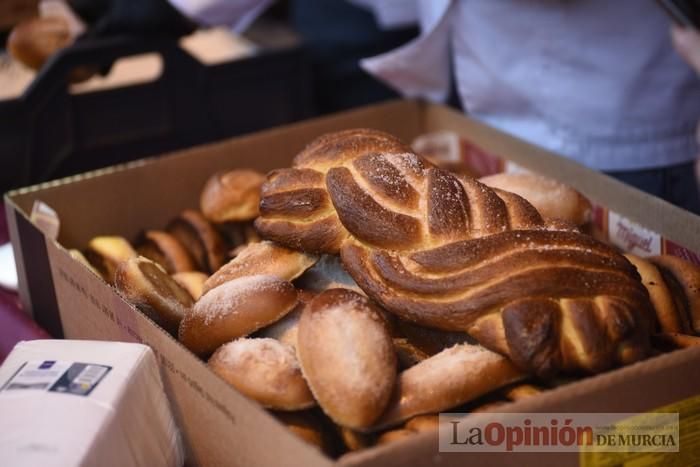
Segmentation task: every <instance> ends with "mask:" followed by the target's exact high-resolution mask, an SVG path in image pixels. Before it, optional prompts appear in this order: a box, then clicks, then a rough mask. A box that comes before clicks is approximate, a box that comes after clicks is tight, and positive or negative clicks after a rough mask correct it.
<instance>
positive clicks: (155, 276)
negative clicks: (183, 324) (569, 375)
mask: <svg viewBox="0 0 700 467" xmlns="http://www.w3.org/2000/svg"><path fill="white" fill-rule="evenodd" d="M114 285H115V287H116V288H117V289H118V290H119V291H120V292H121V293H122V295H124V297H125V298H126V299H127V300H128V301H130V302H131V303H133V304H134V305H136V307H137V308H139V309H140V310H141V311H143V312H144V314H146V316H148V317H149V318H151V319H152V320H153V321H155V322H156V323H157V324H158V325H160V326H161V327H162V328H163V329H165V330H166V331H168V332H169V333H170V334H173V335H176V334H177V329H178V326H179V325H180V321H181V320H182V318H183V316H184V315H185V314H186V313H187V312H188V310H189V309H190V308H191V307H192V304H193V300H192V297H190V295H189V293H188V292H187V291H186V290H184V289H183V288H182V287H180V285H178V283H177V282H175V280H173V279H172V278H171V277H170V276H169V275H168V274H167V273H166V272H165V271H164V270H163V269H162V268H161V267H160V266H159V265H158V264H156V263H154V262H153V261H151V260H149V259H147V258H144V257H142V256H138V257H133V258H130V259H128V260H126V261H123V262H122V263H120V264H119V267H118V268H117V271H116V273H115V281H114Z"/></svg>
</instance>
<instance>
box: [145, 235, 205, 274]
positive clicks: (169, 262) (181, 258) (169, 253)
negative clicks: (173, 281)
mask: <svg viewBox="0 0 700 467" xmlns="http://www.w3.org/2000/svg"><path fill="white" fill-rule="evenodd" d="M136 251H137V252H138V253H139V254H140V255H141V256H144V257H146V258H148V259H150V260H151V261H153V262H155V263H158V264H160V265H161V266H162V267H163V269H165V272H167V273H168V274H175V273H177V272H185V271H194V270H195V269H196V266H195V264H194V261H192V258H191V257H190V254H189V253H188V252H187V250H186V249H185V247H183V246H182V244H180V242H178V241H177V239H176V238H175V237H173V236H172V235H170V234H169V233H167V232H161V231H160V230H147V231H146V232H144V234H143V238H142V239H141V242H140V244H139V245H138V246H137V247H136Z"/></svg>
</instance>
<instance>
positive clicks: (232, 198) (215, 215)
mask: <svg viewBox="0 0 700 467" xmlns="http://www.w3.org/2000/svg"><path fill="white" fill-rule="evenodd" d="M264 181H265V176H264V175H263V174H261V173H259V172H256V171H255V170H250V169H236V170H231V171H228V172H218V173H216V174H214V175H212V176H211V177H210V178H209V180H207V183H206V184H205V185H204V189H203V190H202V195H201V198H200V203H199V204H200V208H201V209H202V214H204V217H206V218H207V219H209V221H211V222H215V223H222V222H239V221H249V220H253V219H255V218H256V217H257V216H258V205H259V204H260V187H261V186H262V184H263V182H264Z"/></svg>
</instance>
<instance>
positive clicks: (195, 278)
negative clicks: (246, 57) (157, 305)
mask: <svg viewBox="0 0 700 467" xmlns="http://www.w3.org/2000/svg"><path fill="white" fill-rule="evenodd" d="M172 276H173V279H175V282H177V283H178V284H180V286H182V288H183V289H185V290H187V292H189V294H190V295H191V296H192V298H193V299H194V300H195V301H197V300H199V297H201V296H202V291H203V290H204V282H205V281H206V280H207V277H208V276H207V275H206V274H204V273H203V272H199V271H185V272H177V273H175V274H173V275H172Z"/></svg>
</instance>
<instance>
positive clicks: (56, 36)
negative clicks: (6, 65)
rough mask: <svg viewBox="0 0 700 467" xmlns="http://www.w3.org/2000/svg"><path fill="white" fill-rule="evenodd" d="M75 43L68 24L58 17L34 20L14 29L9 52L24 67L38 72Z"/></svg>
mask: <svg viewBox="0 0 700 467" xmlns="http://www.w3.org/2000/svg"><path fill="white" fill-rule="evenodd" d="M72 42H73V36H72V35H71V32H70V27H69V25H68V22H67V21H66V20H65V19H63V18H61V17H58V16H49V17H44V18H33V19H30V20H26V21H23V22H21V23H19V24H18V25H17V26H15V27H14V29H12V32H11V33H10V35H9V37H8V38H7V50H8V51H9V52H10V54H11V55H12V56H13V57H14V58H15V59H17V60H18V61H19V62H21V63H22V64H23V65H25V66H27V67H29V68H32V69H34V70H38V69H39V68H41V67H42V66H43V65H44V63H45V62H46V61H47V60H48V59H49V57H51V56H52V55H53V54H55V53H56V52H58V51H59V50H61V49H63V48H65V47H68V46H69V45H70V44H71V43H72Z"/></svg>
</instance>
